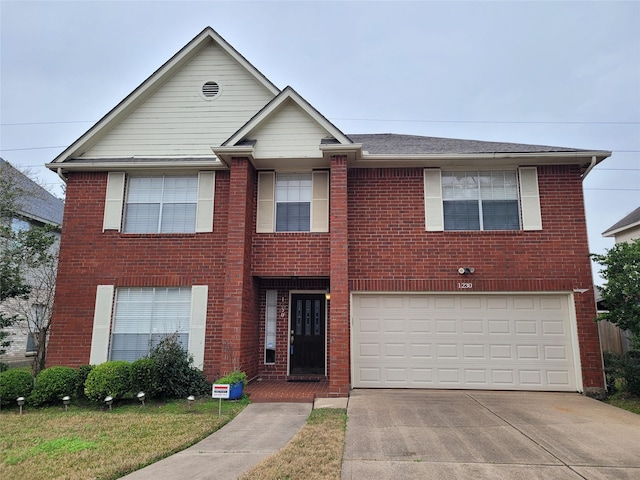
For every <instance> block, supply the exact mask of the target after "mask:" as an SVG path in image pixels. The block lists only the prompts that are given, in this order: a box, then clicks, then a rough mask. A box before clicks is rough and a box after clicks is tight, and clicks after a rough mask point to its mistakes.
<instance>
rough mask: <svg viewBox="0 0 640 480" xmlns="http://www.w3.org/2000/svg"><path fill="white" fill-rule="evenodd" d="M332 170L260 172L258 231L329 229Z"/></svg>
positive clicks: (320, 230) (315, 230) (313, 230)
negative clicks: (330, 176) (330, 171)
mask: <svg viewBox="0 0 640 480" xmlns="http://www.w3.org/2000/svg"><path fill="white" fill-rule="evenodd" d="M328 231H329V172H328V171H327V170H314V171H312V172H295V173H293V172H258V209H257V218H256V232H258V233H273V232H328Z"/></svg>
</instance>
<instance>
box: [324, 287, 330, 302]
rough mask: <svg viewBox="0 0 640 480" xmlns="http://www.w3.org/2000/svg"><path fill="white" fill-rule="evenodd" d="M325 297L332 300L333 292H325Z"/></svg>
mask: <svg viewBox="0 0 640 480" xmlns="http://www.w3.org/2000/svg"><path fill="white" fill-rule="evenodd" d="M324 298H325V300H327V301H329V300H331V292H330V291H329V290H327V292H326V293H325V294H324Z"/></svg>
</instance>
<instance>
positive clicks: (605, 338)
mask: <svg viewBox="0 0 640 480" xmlns="http://www.w3.org/2000/svg"><path fill="white" fill-rule="evenodd" d="M598 333H599V334H600V346H601V347H602V351H603V352H611V353H618V354H623V353H626V352H628V351H629V348H630V347H631V342H630V341H629V336H630V335H629V333H628V332H627V331H625V330H621V329H619V328H618V327H617V326H616V325H614V324H613V323H611V322H607V321H606V320H602V321H600V322H598Z"/></svg>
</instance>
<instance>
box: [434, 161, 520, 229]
mask: <svg viewBox="0 0 640 480" xmlns="http://www.w3.org/2000/svg"><path fill="white" fill-rule="evenodd" d="M442 201H443V213H444V229H445V230H519V229H520V211H519V208H518V180H517V176H516V171H515V170H492V171H462V172H458V171H455V172H442Z"/></svg>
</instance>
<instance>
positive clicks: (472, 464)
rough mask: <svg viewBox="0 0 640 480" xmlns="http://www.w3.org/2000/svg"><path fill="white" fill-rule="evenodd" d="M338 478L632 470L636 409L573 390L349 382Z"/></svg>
mask: <svg viewBox="0 0 640 480" xmlns="http://www.w3.org/2000/svg"><path fill="white" fill-rule="evenodd" d="M347 414H348V421H347V434H346V446H345V452H344V459H343V464H342V479H343V480H347V479H365V478H367V479H368V478H375V479H376V480H381V479H382V480H383V479H394V480H396V479H399V478H401V479H421V480H435V479H447V480H448V479H453V478H455V479H473V480H483V479H486V480H489V479H491V480H496V479H511V480H513V479H522V480H536V479H539V480H542V479H545V480H546V479H554V480H579V479H583V480H584V479H588V480H605V479H607V480H613V479H629V480H631V479H640V415H636V414H634V413H631V412H627V411H625V410H621V409H619V408H615V407H612V406H610V405H607V404H604V403H602V402H599V401H597V400H594V399H592V398H587V397H584V396H582V395H579V394H575V393H538V392H490V391H487V392H484V391H455V390H453V391H451V390H450V391H444V390H353V391H352V392H351V397H350V399H349V406H348V409H347Z"/></svg>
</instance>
